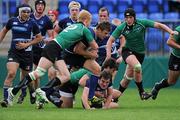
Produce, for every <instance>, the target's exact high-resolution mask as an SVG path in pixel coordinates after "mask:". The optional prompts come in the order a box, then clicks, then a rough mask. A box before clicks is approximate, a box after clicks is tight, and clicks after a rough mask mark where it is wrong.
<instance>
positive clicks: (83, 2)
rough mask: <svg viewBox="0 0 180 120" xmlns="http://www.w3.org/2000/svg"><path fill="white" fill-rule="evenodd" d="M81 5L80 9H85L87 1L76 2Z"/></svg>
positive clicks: (79, 0)
mask: <svg viewBox="0 0 180 120" xmlns="http://www.w3.org/2000/svg"><path fill="white" fill-rule="evenodd" d="M76 1H77V2H79V3H80V4H81V8H86V6H87V3H88V1H87V0H76Z"/></svg>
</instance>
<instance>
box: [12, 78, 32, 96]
mask: <svg viewBox="0 0 180 120" xmlns="http://www.w3.org/2000/svg"><path fill="white" fill-rule="evenodd" d="M31 81H32V80H31V77H30V76H29V75H27V76H26V77H25V78H24V79H23V80H21V81H20V82H19V84H18V85H16V86H15V87H14V88H13V90H12V93H13V95H16V94H17V93H18V91H19V90H20V89H21V88H22V87H24V86H26V85H28V84H29V83H30V82H31Z"/></svg>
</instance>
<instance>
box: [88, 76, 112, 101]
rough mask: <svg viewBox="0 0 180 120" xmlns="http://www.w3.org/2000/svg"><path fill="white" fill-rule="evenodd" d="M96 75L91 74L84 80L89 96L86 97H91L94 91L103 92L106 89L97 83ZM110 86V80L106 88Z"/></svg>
mask: <svg viewBox="0 0 180 120" xmlns="http://www.w3.org/2000/svg"><path fill="white" fill-rule="evenodd" d="M98 79H99V77H98V76H95V75H91V76H90V79H88V80H87V81H86V85H85V87H88V88H89V96H88V99H92V98H93V96H94V95H95V91H100V92H102V93H103V92H105V91H106V90H107V89H102V88H101V87H100V86H99V84H98ZM109 87H112V82H110V83H109V85H108V88H109Z"/></svg>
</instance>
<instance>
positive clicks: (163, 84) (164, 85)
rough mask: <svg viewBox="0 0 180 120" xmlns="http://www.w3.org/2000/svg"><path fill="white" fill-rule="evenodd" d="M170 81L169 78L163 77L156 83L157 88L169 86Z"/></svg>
mask: <svg viewBox="0 0 180 120" xmlns="http://www.w3.org/2000/svg"><path fill="white" fill-rule="evenodd" d="M169 86H170V85H169V83H168V82H167V79H162V80H161V81H160V82H159V83H158V84H156V87H155V88H156V90H160V89H161V88H166V87H169Z"/></svg>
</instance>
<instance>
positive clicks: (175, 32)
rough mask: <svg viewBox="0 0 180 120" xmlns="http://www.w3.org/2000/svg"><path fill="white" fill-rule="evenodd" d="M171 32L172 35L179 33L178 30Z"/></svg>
mask: <svg viewBox="0 0 180 120" xmlns="http://www.w3.org/2000/svg"><path fill="white" fill-rule="evenodd" d="M170 34H171V35H178V34H179V33H178V32H177V31H172V32H171V33H170Z"/></svg>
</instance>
